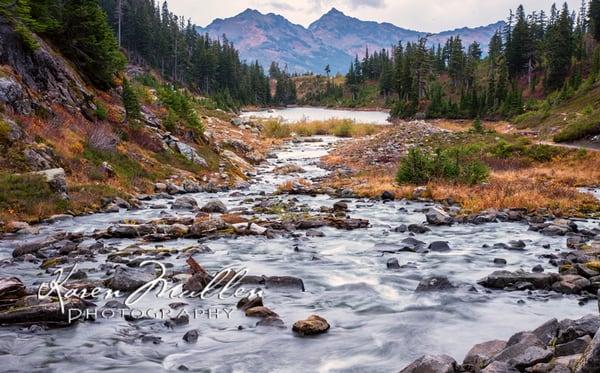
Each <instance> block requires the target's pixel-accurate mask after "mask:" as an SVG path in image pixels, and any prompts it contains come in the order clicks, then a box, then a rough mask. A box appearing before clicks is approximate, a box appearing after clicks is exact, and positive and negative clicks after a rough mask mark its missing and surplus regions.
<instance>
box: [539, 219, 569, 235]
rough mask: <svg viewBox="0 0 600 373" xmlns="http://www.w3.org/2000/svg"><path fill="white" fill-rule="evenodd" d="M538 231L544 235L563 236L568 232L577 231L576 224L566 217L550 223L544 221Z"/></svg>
mask: <svg viewBox="0 0 600 373" xmlns="http://www.w3.org/2000/svg"><path fill="white" fill-rule="evenodd" d="M534 230H535V229H534ZM539 232H540V233H541V234H544V235H546V236H564V235H566V234H567V233H570V232H577V225H576V224H575V223H574V222H572V221H570V220H567V219H556V220H553V221H552V222H550V223H544V224H543V225H542V227H541V229H540V230H539Z"/></svg>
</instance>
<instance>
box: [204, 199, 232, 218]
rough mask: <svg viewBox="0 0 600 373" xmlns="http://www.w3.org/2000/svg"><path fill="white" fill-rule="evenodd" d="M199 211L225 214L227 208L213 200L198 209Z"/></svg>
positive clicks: (218, 201)
mask: <svg viewBox="0 0 600 373" xmlns="http://www.w3.org/2000/svg"><path fill="white" fill-rule="evenodd" d="M200 211H202V212H208V213H219V214H224V213H226V212H227V207H226V206H225V204H224V203H223V202H221V201H220V200H218V199H214V200H212V201H209V202H208V203H206V204H205V205H204V206H202V207H201V208H200Z"/></svg>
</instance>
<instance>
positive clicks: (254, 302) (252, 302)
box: [237, 296, 264, 311]
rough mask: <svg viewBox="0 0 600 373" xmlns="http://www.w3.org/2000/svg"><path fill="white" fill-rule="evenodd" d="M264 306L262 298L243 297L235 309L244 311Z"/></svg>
mask: <svg viewBox="0 0 600 373" xmlns="http://www.w3.org/2000/svg"><path fill="white" fill-rule="evenodd" d="M259 306H264V304H263V299H262V297H258V296H257V297H254V298H252V299H250V298H248V297H244V298H242V299H240V300H239V301H238V303H237V308H239V309H241V310H242V311H246V310H247V309H248V308H252V307H259Z"/></svg>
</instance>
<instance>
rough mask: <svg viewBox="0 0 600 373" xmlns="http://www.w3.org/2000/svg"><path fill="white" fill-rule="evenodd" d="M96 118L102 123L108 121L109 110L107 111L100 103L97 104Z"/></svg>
mask: <svg viewBox="0 0 600 373" xmlns="http://www.w3.org/2000/svg"><path fill="white" fill-rule="evenodd" d="M96 118H98V120H102V121H104V120H106V119H108V110H106V106H104V104H103V103H102V102H100V101H97V102H96Z"/></svg>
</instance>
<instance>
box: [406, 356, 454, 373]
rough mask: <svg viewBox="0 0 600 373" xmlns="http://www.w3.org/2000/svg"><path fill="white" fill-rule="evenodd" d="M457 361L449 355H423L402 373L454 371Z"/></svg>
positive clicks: (442, 372) (448, 372)
mask: <svg viewBox="0 0 600 373" xmlns="http://www.w3.org/2000/svg"><path fill="white" fill-rule="evenodd" d="M457 371H458V369H457V366H456V361H455V360H454V359H453V358H451V357H450V356H448V355H423V356H421V357H420V358H418V359H417V360H415V361H413V362H412V363H411V364H410V365H408V366H407V367H406V368H404V369H402V370H401V371H400V373H454V372H457Z"/></svg>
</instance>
